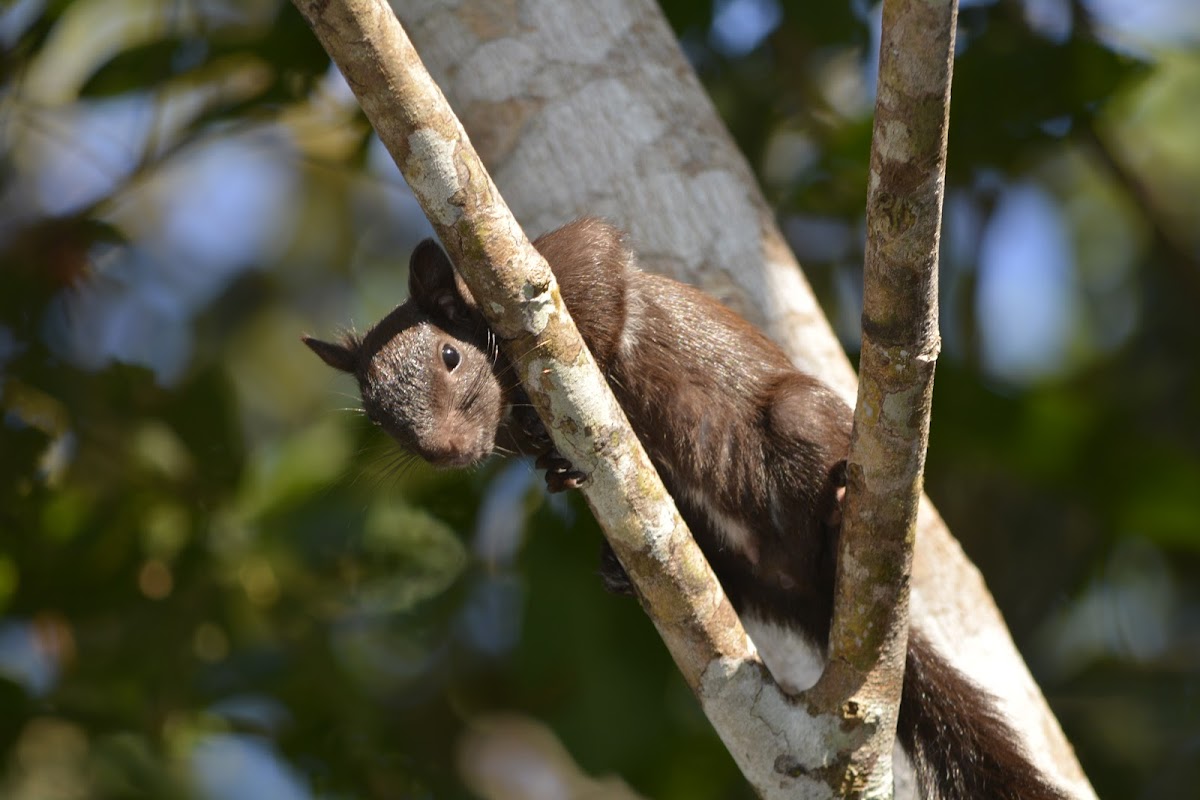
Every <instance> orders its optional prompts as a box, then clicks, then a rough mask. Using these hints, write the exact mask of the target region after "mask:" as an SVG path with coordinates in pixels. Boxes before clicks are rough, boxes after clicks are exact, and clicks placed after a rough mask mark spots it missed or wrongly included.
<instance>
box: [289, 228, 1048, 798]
mask: <svg viewBox="0 0 1200 800" xmlns="http://www.w3.org/2000/svg"><path fill="white" fill-rule="evenodd" d="M533 244H534V246H535V247H536V248H537V249H538V250H539V251H540V252H541V254H542V255H543V256H544V257H545V259H546V261H547V262H548V263H549V265H550V268H551V270H552V271H553V273H554V276H555V278H556V280H557V282H558V285H559V290H560V292H561V293H562V298H563V302H564V303H565V305H566V307H567V310H568V311H569V312H570V314H571V316H572V318H573V319H574V320H575V324H576V326H577V327H578V328H579V332H580V334H581V335H582V336H583V340H584V342H585V343H586V344H587V346H588V348H589V349H590V350H591V351H592V354H593V356H594V357H595V359H596V362H597V364H598V365H599V367H600V369H601V371H602V372H603V373H604V375H605V376H606V378H607V380H608V383H609V385H610V386H611V388H612V390H613V393H614V394H615V395H616V397H617V400H618V401H619V402H620V404H621V406H622V407H623V408H624V410H625V413H626V416H627V417H628V419H629V422H630V424H631V425H632V427H633V430H634V432H635V433H636V434H637V435H638V437H639V438H640V439H641V441H642V444H643V445H644V446H645V448H646V451H647V453H648V454H649V456H650V459H651V461H652V462H653V463H654V466H655V468H656V469H657V470H658V472H659V475H660V476H661V477H662V480H663V483H664V484H665V485H666V487H667V490H668V491H669V492H670V494H671V496H672V497H673V498H674V499H675V502H676V505H677V506H678V508H679V511H680V513H681V514H682V516H683V518H684V520H685V521H686V522H687V524H688V527H689V528H690V529H691V531H692V534H693V536H695V538H696V542H697V544H698V545H699V546H700V549H701V551H702V552H703V553H704V555H705V557H706V558H707V559H708V561H709V563H710V564H711V566H712V568H713V571H714V573H715V574H716V576H717V579H718V580H719V581H720V583H721V586H722V588H724V590H725V593H726V594H727V595H728V597H729V599H730V601H731V602H732V603H733V606H734V608H735V609H736V610H737V612H738V615H739V617H741V619H742V621H743V624H744V625H745V626H746V630H747V632H748V633H749V634H750V637H751V639H752V640H753V641H754V642H755V644H756V645H757V647H758V649H759V652H760V654H761V656H762V658H763V660H764V663H765V664H766V666H767V668H768V669H769V670H770V671H771V673H772V675H773V676H774V677H775V679H776V681H777V682H778V683H779V684H780V685H781V686H783V687H784V688H785V689H786V690H788V691H793V692H794V691H798V690H800V689H803V688H806V687H807V686H809V685H811V684H812V683H813V682H814V681H815V678H816V675H817V672H819V669H820V665H821V664H822V663H823V660H824V653H825V650H826V647H827V643H828V638H829V629H830V624H831V619H832V614H833V582H834V570H835V566H836V564H835V561H836V554H837V537H838V532H839V528H840V503H841V496H842V493H843V492H844V485H845V478H844V470H845V459H846V457H847V454H848V451H849V444H850V427H851V420H852V415H851V411H850V408H849V407H848V406H847V405H846V404H845V403H844V402H843V401H842V400H841V398H839V397H838V396H837V395H836V394H835V393H834V392H833V391H832V390H831V389H830V388H829V387H827V386H826V385H825V384H823V383H822V382H820V381H819V380H817V379H816V378H814V377H812V376H810V375H807V374H805V373H803V372H801V371H799V370H797V369H796V368H795V366H794V365H793V364H792V362H791V360H790V359H789V358H788V357H787V355H786V354H785V353H784V352H783V351H782V350H781V349H780V348H779V347H778V346H777V345H776V344H775V343H774V342H772V341H771V340H770V339H768V338H767V337H766V336H765V335H764V334H763V333H761V332H760V331H759V330H758V329H756V328H755V327H754V326H752V325H751V324H750V323H749V322H747V321H745V320H744V319H742V318H741V317H740V316H738V315H737V314H735V313H734V312H733V311H731V310H729V309H728V308H726V307H725V306H723V305H722V304H721V303H719V302H717V301H716V300H714V299H713V298H711V297H709V296H708V295H706V294H704V293H703V292H701V291H700V290H698V289H696V288H694V287H691V286H688V285H686V284H683V283H679V282H678V281H674V280H672V279H670V278H666V277H663V276H660V275H655V274H652V273H648V272H643V271H641V270H640V269H638V267H637V263H636V261H637V259H636V256H635V255H634V252H633V250H632V249H631V248H630V247H629V246H628V244H627V243H626V239H625V235H624V234H623V233H622V232H621V231H620V230H619V229H617V228H616V227H614V226H613V225H611V224H609V223H607V222H605V221H603V220H600V219H596V218H583V219H579V220H576V221H574V222H571V223H568V224H567V225H564V226H563V227H561V228H559V229H557V230H555V231H552V232H550V233H547V234H545V235H543V236H541V237H540V238H538V239H537V240H536V241H534V243H533ZM409 270H410V271H409V291H410V297H409V299H408V301H406V302H405V303H404V304H403V305H400V306H398V307H397V308H396V309H394V310H393V311H392V312H391V313H389V314H388V315H387V316H386V317H385V318H384V319H383V320H382V321H380V322H379V323H378V324H377V325H375V326H374V327H373V328H371V329H370V330H369V331H368V332H367V334H366V335H365V336H363V337H361V338H360V337H357V336H355V335H353V334H349V335H347V336H345V337H344V339H343V340H342V341H340V342H325V341H321V340H318V339H315V338H312V337H309V336H305V337H303V341H304V343H305V344H306V345H308V347H309V348H311V349H312V350H313V352H315V353H316V354H317V355H318V356H319V357H320V358H321V359H322V360H323V361H324V362H325V363H326V364H328V365H329V366H331V367H333V368H335V369H337V370H340V371H342V372H348V373H350V374H352V375H354V376H355V377H356V378H357V380H358V385H359V389H360V392H361V396H362V403H363V409H364V411H365V412H366V415H367V417H368V418H369V419H370V420H371V421H372V422H374V423H375V424H376V425H379V426H380V427H382V428H383V429H384V430H385V431H386V432H387V433H388V434H389V435H391V436H392V437H393V438H394V439H395V440H396V441H397V442H398V443H399V444H400V445H401V446H402V447H404V448H405V449H406V450H408V451H410V452H412V453H415V454H417V455H419V456H420V457H422V458H424V459H425V460H427V461H429V462H430V463H432V464H434V465H435V466H439V467H464V466H469V465H471V464H475V463H478V462H479V461H481V460H483V459H485V458H487V457H488V456H489V455H491V454H492V453H493V452H494V451H496V450H498V449H515V450H517V451H519V452H521V453H525V454H530V455H536V456H538V466H539V467H541V468H545V469H547V473H546V481H547V486H548V488H549V489H550V490H551V491H562V490H564V489H571V488H577V487H578V486H579V485H580V484H581V483H582V482H583V481H585V480H586V476H585V475H583V474H582V473H580V472H578V471H575V470H574V469H573V468H572V467H571V465H570V464H569V463H567V462H566V461H565V460H564V459H562V458H561V457H560V456H559V455H558V454H557V453H556V452H555V451H554V449H553V446H552V445H551V443H550V440H549V438H548V436H547V435H546V432H545V429H544V427H542V425H541V423H540V421H539V420H538V419H537V416H536V414H534V413H533V411H532V409H531V407H530V404H529V401H528V398H527V397H526V396H525V394H524V391H523V390H522V389H521V387H520V385H519V384H518V382H517V380H516V377H515V370H513V369H512V368H511V366H510V363H509V362H508V361H507V359H506V358H505V357H504V355H503V354H502V353H501V352H500V351H499V349H498V348H497V347H496V343H495V337H494V335H493V334H492V332H491V331H490V330H489V328H488V326H487V324H486V322H485V321H484V320H483V317H482V315H481V314H480V313H479V310H478V307H477V305H476V302H475V300H474V298H472V296H471V293H470V291H469V290H468V289H467V287H466V285H465V284H464V283H463V281H462V279H461V278H460V277H459V276H458V275H457V273H456V272H455V271H454V269H453V267H452V266H451V264H450V261H449V259H448V258H447V257H446V255H445V254H444V253H443V252H442V250H441V248H439V247H438V245H437V244H436V242H434V241H433V240H432V239H427V240H426V241H424V242H422V243H421V244H420V245H419V246H418V247H417V248H416V250H415V251H414V252H413V254H412V257H411V260H410V265H409ZM601 575H602V577H603V579H604V582H605V584H606V586H607V587H608V588H609V589H611V590H614V591H618V592H625V593H630V592H631V591H632V588H631V586H630V584H629V582H628V578H627V576H626V575H625V573H624V570H623V569H622V568H621V566H620V563H619V562H618V561H617V559H616V556H615V555H614V554H613V553H612V550H611V549H610V548H608V547H607V544H606V545H605V551H604V555H603V557H602V563H601ZM797 650H802V651H804V652H796V651H797ZM797 662H798V663H799V664H800V665H801V669H800V671H799V672H797V670H796V663H797ZM897 739H898V741H899V743H900V745H901V746H902V748H903V749H904V751H905V753H906V754H907V755H908V757H909V759H910V760H911V761H912V763H913V767H914V770H915V774H916V777H917V783H918V786H919V788H920V791H921V794H922V796H923V797H926V798H941V800H1051V799H1052V798H1053V799H1054V800H1063V798H1065V797H1066V795H1064V794H1063V793H1062V792H1061V791H1060V790H1059V789H1058V788H1056V787H1055V786H1054V785H1053V784H1052V783H1050V781H1049V780H1048V779H1047V778H1046V777H1044V776H1043V775H1042V774H1041V773H1040V772H1039V771H1038V769H1037V767H1035V766H1034V765H1033V763H1032V762H1031V761H1030V759H1029V757H1028V756H1027V755H1026V753H1025V752H1024V751H1023V750H1022V748H1021V745H1020V744H1019V743H1018V740H1017V737H1016V735H1015V734H1014V733H1013V731H1012V730H1011V729H1010V728H1009V727H1008V725H1007V723H1006V722H1005V721H1004V720H1003V719H1002V718H1001V717H1000V715H999V713H998V711H997V710H996V707H995V701H994V700H993V699H992V698H991V697H990V696H989V695H988V694H987V692H985V691H984V690H983V689H981V688H980V687H978V686H976V685H975V684H974V683H973V682H971V681H970V680H969V679H968V678H967V677H965V676H964V675H963V674H962V673H960V672H959V671H958V670H956V669H955V668H954V667H953V666H951V665H950V663H949V662H947V661H946V660H945V658H943V657H942V656H941V655H940V654H939V653H937V652H936V651H935V650H934V649H933V647H932V645H931V644H930V642H929V640H928V639H927V638H926V637H925V636H924V635H923V634H922V632H921V631H920V629H919V628H917V627H915V626H914V627H913V629H912V630H911V632H910V634H909V640H908V653H907V659H906V664H905V673H904V684H903V689H902V694H901V702H900V710H899V719H898V722H897Z"/></svg>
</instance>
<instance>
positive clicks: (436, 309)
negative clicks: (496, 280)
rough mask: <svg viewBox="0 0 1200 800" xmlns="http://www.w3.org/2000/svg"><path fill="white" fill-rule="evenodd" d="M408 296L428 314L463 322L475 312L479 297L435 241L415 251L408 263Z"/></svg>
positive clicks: (425, 243) (426, 243) (421, 244)
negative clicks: (475, 295) (468, 286)
mask: <svg viewBox="0 0 1200 800" xmlns="http://www.w3.org/2000/svg"><path fill="white" fill-rule="evenodd" d="M408 294H409V296H410V297H411V298H412V299H413V300H414V301H416V303H417V305H418V306H420V307H421V308H422V309H423V310H424V311H425V312H426V313H427V314H431V315H437V316H443V317H446V318H448V319H449V320H451V321H453V322H460V321H462V320H463V319H464V318H465V317H467V316H468V315H470V314H471V313H472V312H474V311H475V309H476V305H475V298H473V297H472V296H471V292H470V290H469V289H467V285H466V284H465V283H463V281H462V278H460V277H458V273H457V272H455V271H454V267H453V266H452V265H451V264H450V259H449V258H447V257H446V254H445V253H444V252H442V248H440V247H438V244H437V242H435V241H434V240H433V239H426V240H425V241H423V242H421V243H420V244H419V245H417V248H416V249H415V250H413V254H412V258H410V259H409V261H408Z"/></svg>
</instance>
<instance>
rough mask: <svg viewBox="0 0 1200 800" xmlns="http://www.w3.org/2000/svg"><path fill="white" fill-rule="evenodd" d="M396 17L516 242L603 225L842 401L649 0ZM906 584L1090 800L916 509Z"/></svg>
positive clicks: (928, 514) (922, 611)
mask: <svg viewBox="0 0 1200 800" xmlns="http://www.w3.org/2000/svg"><path fill="white" fill-rule="evenodd" d="M398 11H399V14H400V17H401V19H402V21H403V22H404V23H405V25H406V27H407V28H408V30H409V31H410V32H411V34H412V37H413V40H414V42H415V43H416V45H417V47H418V48H419V49H420V52H421V54H422V57H423V59H424V61H425V63H426V65H427V66H428V68H429V69H430V71H431V72H432V73H433V76H434V78H435V79H436V80H437V82H438V84H439V85H440V86H441V87H442V90H443V91H444V92H445V93H446V95H447V97H448V98H449V99H450V101H451V102H452V103H453V105H454V107H455V109H456V110H457V112H458V114H459V117H460V119H462V121H463V124H464V126H465V127H466V129H467V131H468V133H469V134H470V135H471V136H472V139H473V141H474V142H475V144H476V147H477V148H478V149H479V152H480V155H481V156H482V158H483V161H484V163H485V164H486V165H487V166H488V168H489V169H490V170H491V171H492V174H493V176H494V177H495V180H496V183H497V185H498V186H499V188H500V191H501V192H502V193H503V195H504V196H505V198H506V199H507V201H508V203H509V205H510V207H511V208H512V209H513V211H514V213H515V214H516V216H517V218H518V220H520V221H521V223H522V224H523V225H524V226H525V227H526V228H527V229H528V230H530V231H531V232H533V233H539V232H542V231H545V230H549V229H551V228H553V227H556V226H558V225H560V224H562V223H563V222H565V221H567V220H569V219H572V218H574V217H577V216H581V215H584V214H600V215H603V216H606V217H608V218H610V219H612V220H613V221H614V222H615V223H617V224H619V225H621V226H622V227H624V228H626V229H627V230H629V231H630V232H631V234H632V240H633V242H634V244H635V246H636V248H637V250H638V252H639V255H640V257H641V260H642V263H643V264H644V265H645V266H647V268H650V269H653V270H656V271H659V272H662V273H664V274H667V275H670V276H672V277H675V278H678V279H680V280H684V281H687V282H689V283H692V284H694V285H697V286H700V287H702V288H704V289H705V290H706V291H708V292H709V293H711V294H713V295H715V296H716V297H718V298H720V299H721V300H722V301H723V302H725V303H726V304H727V305H729V306H730V307H732V308H734V309H735V310H737V311H738V312H739V313H741V314H742V315H743V316H745V317H746V318H747V319H749V320H751V321H752V322H754V323H755V324H757V325H759V326H760V327H761V328H763V329H764V330H765V331H767V332H768V333H769V334H770V335H771V336H772V337H773V338H775V339H776V341H778V342H779V343H780V344H781V345H782V346H783V347H784V348H785V350H787V351H788V353H789V354H790V355H791V356H792V358H793V359H794V361H795V363H796V364H797V366H799V367H800V368H801V369H804V370H806V371H809V372H811V373H813V374H815V375H817V376H819V377H821V378H822V379H823V380H824V381H825V382H826V383H828V384H830V385H831V386H833V387H835V388H837V389H838V390H839V391H841V392H842V394H843V396H844V397H845V398H846V399H847V400H848V401H849V400H853V398H854V396H855V392H856V379H855V376H854V372H853V370H852V368H851V367H850V364H849V361H848V359H847V358H846V356H845V354H844V352H843V351H842V349H841V346H840V344H839V343H838V342H837V339H836V337H835V336H834V334H833V331H832V329H831V328H830V326H829V323H828V321H827V320H826V319H825V317H824V315H823V313H822V312H821V310H820V308H819V306H818V305H817V303H816V300H815V298H814V297H813V295H812V292H811V291H810V289H809V287H808V285H807V283H806V282H805V280H804V278H803V276H802V274H801V273H800V270H799V267H798V265H797V264H796V262H795V259H794V257H793V256H792V254H791V252H790V250H789V249H788V247H787V245H786V243H785V242H784V240H783V238H782V236H781V234H780V233H779V231H778V229H777V227H776V225H775V221H774V215H773V213H772V211H771V209H770V208H769V207H768V206H767V204H766V201H765V200H764V198H763V197H762V194H761V192H760V191H759V189H758V188H757V185H756V183H755V180H754V176H753V173H752V172H751V170H750V169H749V167H748V165H747V164H746V162H745V160H744V158H743V157H742V156H741V154H740V153H739V152H738V151H737V149H736V147H735V145H734V143H733V142H732V140H731V138H730V137H729V135H728V133H727V131H726V130H725V128H724V126H723V124H722V123H721V121H720V119H719V118H718V116H717V114H716V112H715V110H714V108H713V106H712V103H711V101H710V100H709V98H708V97H707V95H706V94H705V93H704V90H703V87H702V86H701V85H700V83H699V81H698V80H697V78H696V76H695V74H694V72H693V71H692V69H691V67H690V66H689V65H688V63H687V61H686V59H685V58H684V57H683V54H682V53H681V51H680V50H679V47H678V44H677V42H676V40H675V37H674V34H673V33H672V31H671V30H670V28H669V26H668V25H667V24H666V21H665V20H664V19H663V17H662V14H661V12H660V11H659V9H658V8H657V6H656V5H655V4H654V3H653V2H651V0H504V1H503V2H493V1H492V0H463V2H460V3H456V4H447V3H444V2H440V1H439V0H406V2H404V3H403V4H400V7H399V9H398ZM912 578H913V583H912V598H911V612H912V615H913V619H914V621H919V623H920V624H921V626H922V628H923V629H924V630H925V631H926V633H927V635H928V636H929V637H930V639H931V640H932V641H933V642H934V644H935V645H938V646H939V649H941V650H943V651H944V652H945V654H946V656H947V657H948V658H949V659H950V660H951V661H952V662H953V663H954V664H955V665H956V666H957V667H958V668H959V669H961V670H962V671H963V672H965V673H966V674H968V675H970V676H972V677H973V678H974V680H975V681H976V682H978V683H979V684H980V685H982V686H985V687H987V688H988V690H989V691H990V692H991V693H993V694H994V695H995V696H996V697H997V699H998V700H999V702H1000V704H1001V708H1002V710H1003V711H1004V713H1005V714H1006V715H1007V716H1008V717H1009V719H1010V720H1011V721H1012V724H1013V727H1014V728H1015V729H1016V730H1018V731H1019V732H1020V734H1021V735H1022V736H1023V737H1024V739H1025V744H1026V747H1027V749H1028V750H1029V752H1030V753H1031V754H1033V757H1034V758H1035V759H1036V760H1038V762H1039V764H1040V765H1041V766H1042V767H1043V768H1044V769H1045V770H1046V771H1047V772H1048V773H1049V774H1051V775H1055V776H1058V777H1059V778H1061V779H1062V780H1063V782H1064V783H1065V784H1066V785H1068V786H1069V787H1071V788H1072V789H1073V791H1075V792H1076V793H1077V794H1079V796H1081V797H1094V796H1095V795H1094V792H1093V791H1092V789H1091V787H1090V786H1089V785H1088V783H1087V780H1086V778H1085V777H1084V775H1083V772H1082V770H1081V769H1080V767H1079V764H1078V762H1077V761H1076V759H1075V756H1074V752H1073V751H1072V749H1071V746H1070V744H1069V743H1068V742H1067V741H1066V739H1065V737H1064V736H1063V734H1062V730H1061V729H1060V727H1059V725H1058V722H1057V720H1056V719H1055V718H1054V716H1053V714H1052V713H1051V712H1050V710H1049V708H1048V707H1047V705H1046V701H1045V698H1044V697H1043V696H1042V694H1041V691H1040V690H1039V689H1038V687H1037V685H1036V683H1035V682H1034V681H1033V678H1032V676H1031V675H1030V674H1029V670H1028V669H1027V668H1026V666H1025V664H1024V662H1023V661H1022V660H1021V657H1020V654H1019V653H1018V652H1017V650H1016V647H1015V646H1014V644H1013V642H1012V638H1011V636H1010V635H1009V633H1008V630H1007V628H1006V627H1005V625H1004V622H1003V619H1002V618H1001V616H1000V614H999V611H998V610H997V609H996V606H995V603H994V601H993V600H992V598H991V596H990V595H989V594H988V591H987V588H986V586H985V585H984V583H983V580H982V578H981V577H980V575H979V573H978V571H977V570H976V569H975V567H974V565H972V564H971V562H970V561H969V560H968V559H967V558H966V556H965V555H964V554H963V552H962V549H961V547H960V546H959V544H958V543H957V542H956V541H955V540H954V538H953V537H952V536H951V535H950V533H949V531H948V530H947V529H946V526H945V523H944V522H943V521H942V520H941V518H940V517H939V516H938V514H937V512H936V510H935V509H934V508H933V506H932V505H931V504H930V503H929V502H928V500H926V499H922V503H921V506H920V510H919V514H918V519H917V540H916V550H915V554H914V561H913V576H912Z"/></svg>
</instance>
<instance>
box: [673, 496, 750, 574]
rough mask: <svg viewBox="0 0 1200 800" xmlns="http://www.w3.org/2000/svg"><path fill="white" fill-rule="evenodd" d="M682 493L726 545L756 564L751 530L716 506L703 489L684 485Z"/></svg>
mask: <svg viewBox="0 0 1200 800" xmlns="http://www.w3.org/2000/svg"><path fill="white" fill-rule="evenodd" d="M683 493H684V495H685V497H686V498H687V500H688V501H689V502H690V503H692V504H693V505H695V506H697V507H698V508H699V509H700V511H701V513H703V514H704V516H705V517H706V518H707V519H708V520H709V521H710V522H711V523H712V524H713V527H714V528H715V530H716V532H717V534H718V535H719V536H720V537H721V539H722V540H724V542H725V544H726V545H728V546H729V547H732V548H733V549H734V550H736V551H738V552H739V553H740V554H741V555H742V556H744V557H745V558H746V559H747V560H748V561H749V562H750V563H751V564H754V565H757V564H758V555H759V553H758V538H757V537H756V536H755V535H754V533H753V531H751V530H750V529H749V528H747V527H746V526H745V525H743V524H742V523H741V522H739V521H738V520H736V519H734V518H733V517H731V516H729V515H728V514H726V513H725V512H724V511H722V510H721V509H719V508H717V507H716V506H715V505H714V504H713V503H712V502H710V501H709V498H708V495H707V494H706V493H705V492H704V491H703V490H701V489H696V488H694V487H691V486H685V487H683Z"/></svg>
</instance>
